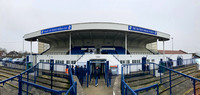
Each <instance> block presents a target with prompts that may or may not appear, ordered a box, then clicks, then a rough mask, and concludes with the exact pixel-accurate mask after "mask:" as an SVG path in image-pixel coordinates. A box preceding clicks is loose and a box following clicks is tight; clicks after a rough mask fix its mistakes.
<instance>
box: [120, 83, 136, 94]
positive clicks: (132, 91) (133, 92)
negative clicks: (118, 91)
mask: <svg viewBox="0 0 200 95" xmlns="http://www.w3.org/2000/svg"><path fill="white" fill-rule="evenodd" d="M121 82H122V84H124V85H125V86H126V87H127V88H128V89H129V90H130V91H131V93H132V94H133V95H137V93H135V91H134V90H133V89H131V87H129V86H128V84H126V82H125V81H124V80H122V81H121Z"/></svg>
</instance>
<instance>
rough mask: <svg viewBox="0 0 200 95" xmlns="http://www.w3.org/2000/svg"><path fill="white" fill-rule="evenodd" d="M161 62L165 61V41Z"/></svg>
mask: <svg viewBox="0 0 200 95" xmlns="http://www.w3.org/2000/svg"><path fill="white" fill-rule="evenodd" d="M163 61H165V41H163Z"/></svg>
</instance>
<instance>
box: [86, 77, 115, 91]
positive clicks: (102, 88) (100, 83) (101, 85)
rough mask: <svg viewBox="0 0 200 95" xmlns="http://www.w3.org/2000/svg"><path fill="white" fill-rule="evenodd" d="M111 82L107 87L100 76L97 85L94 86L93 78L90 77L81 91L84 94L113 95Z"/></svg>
mask: <svg viewBox="0 0 200 95" xmlns="http://www.w3.org/2000/svg"><path fill="white" fill-rule="evenodd" d="M113 83H114V81H112V83H111V87H107V86H106V84H105V80H104V78H103V77H101V78H100V79H99V80H98V86H97V87H95V79H92V80H91V82H90V84H89V87H88V88H87V87H84V88H83V92H84V94H85V95H113Z"/></svg>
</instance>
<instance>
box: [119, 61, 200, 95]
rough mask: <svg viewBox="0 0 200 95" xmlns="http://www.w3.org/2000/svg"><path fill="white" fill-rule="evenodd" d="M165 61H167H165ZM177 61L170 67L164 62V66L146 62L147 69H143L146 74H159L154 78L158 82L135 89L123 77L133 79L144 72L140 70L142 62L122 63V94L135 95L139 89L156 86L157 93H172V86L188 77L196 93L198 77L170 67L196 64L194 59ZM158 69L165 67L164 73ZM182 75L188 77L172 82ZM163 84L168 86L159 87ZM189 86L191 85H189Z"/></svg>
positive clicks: (145, 89)
mask: <svg viewBox="0 0 200 95" xmlns="http://www.w3.org/2000/svg"><path fill="white" fill-rule="evenodd" d="M165 63H167V62H165ZM177 63H178V62H177V61H176V60H174V61H173V66H172V67H169V66H168V65H167V64H165V66H162V65H159V64H156V63H147V64H148V69H149V70H147V71H145V72H146V74H149V75H153V76H159V77H158V78H156V77H155V78H156V80H155V81H159V82H160V83H159V84H154V85H150V86H148V87H144V88H139V89H136V90H133V89H131V87H130V86H129V85H128V84H127V83H126V82H125V79H124V78H132V79H133V80H134V77H135V75H137V74H138V73H143V74H144V73H145V72H144V71H143V70H142V64H141V63H139V64H123V65H122V69H121V71H122V73H121V91H122V95H129V94H131V95H137V94H138V93H139V92H141V91H149V90H150V89H152V88H153V89H155V88H157V89H156V93H157V95H159V94H162V93H164V92H166V93H169V94H170V95H172V93H173V90H172V88H173V87H176V86H177V85H180V83H183V82H185V81H186V80H189V79H190V80H192V85H193V86H192V87H193V93H194V95H196V90H195V87H196V82H197V81H198V82H200V79H197V78H195V75H190V74H191V73H193V72H189V73H187V74H189V75H187V74H184V73H183V71H182V72H179V71H176V70H173V69H172V68H177V67H181V66H186V65H193V64H196V63H195V59H185V60H183V62H182V64H181V65H180V64H179V65H178V64H177ZM160 69H165V73H164V72H158V71H159V70H160ZM192 69H194V68H189V69H188V70H192ZM140 71H141V72H140ZM166 71H168V72H166ZM157 72H158V73H157ZM184 72H186V70H184ZM194 72H198V70H197V71H194ZM156 74H157V75H156ZM158 74H159V75H158ZM196 75H200V74H196ZM127 76H128V77H127ZM182 77H184V78H188V79H185V80H183V81H179V80H177V81H178V82H176V81H175V82H174V80H176V79H180V78H182ZM157 79H158V80H157ZM155 81H153V82H155ZM172 81H173V83H172ZM163 85H165V86H169V87H167V88H165V89H159V87H161V86H163ZM190 87H191V85H190ZM174 89H176V90H178V89H177V88H174ZM159 90H160V91H159ZM168 91H169V92H168ZM127 93H129V94H127ZM174 94H176V93H175V91H174Z"/></svg>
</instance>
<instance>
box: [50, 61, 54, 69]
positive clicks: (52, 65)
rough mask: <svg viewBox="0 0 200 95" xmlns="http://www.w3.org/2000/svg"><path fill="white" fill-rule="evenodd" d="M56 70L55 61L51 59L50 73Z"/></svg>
mask: <svg viewBox="0 0 200 95" xmlns="http://www.w3.org/2000/svg"><path fill="white" fill-rule="evenodd" d="M53 70H54V60H53V59H50V71H53Z"/></svg>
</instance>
